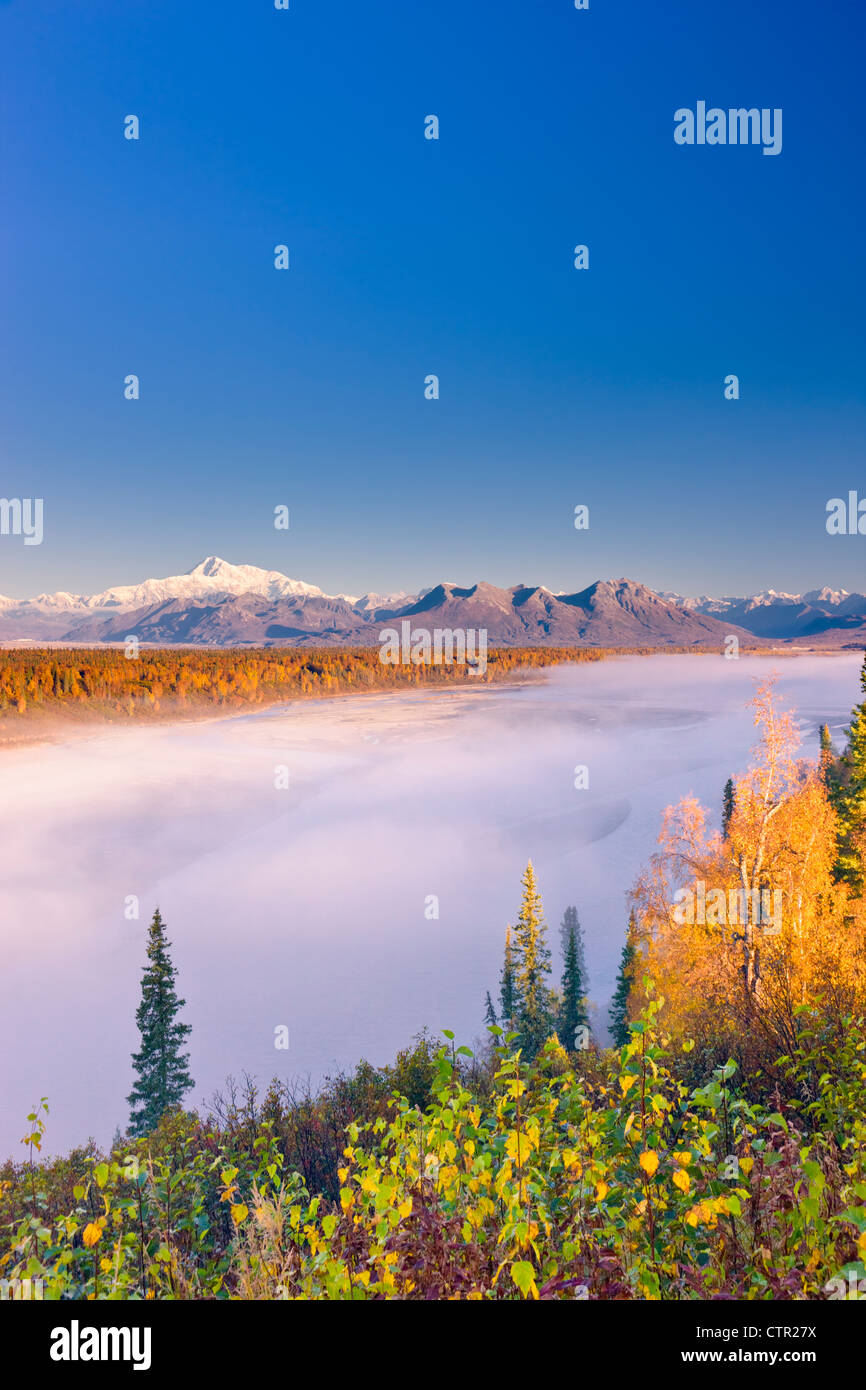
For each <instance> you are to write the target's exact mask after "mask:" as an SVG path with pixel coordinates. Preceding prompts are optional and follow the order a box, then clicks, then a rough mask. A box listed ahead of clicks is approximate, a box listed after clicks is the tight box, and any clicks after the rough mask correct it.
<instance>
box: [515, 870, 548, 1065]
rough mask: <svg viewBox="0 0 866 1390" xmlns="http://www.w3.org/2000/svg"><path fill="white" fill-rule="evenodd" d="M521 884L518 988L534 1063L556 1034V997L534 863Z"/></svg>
mask: <svg viewBox="0 0 866 1390" xmlns="http://www.w3.org/2000/svg"><path fill="white" fill-rule="evenodd" d="M521 882H522V884H523V902H522V903H521V905H520V913H519V915H518V918H517V925H516V927H515V929H514V938H515V940H514V987H515V995H516V1000H515V1003H516V1007H517V1026H518V1028H519V1030H520V1045H521V1048H522V1049H523V1053H524V1056H525V1057H527V1058H528V1059H529V1060H531V1059H532V1058H533V1057H537V1055H538V1053H539V1052H540V1051H541V1049H542V1047H543V1046H544V1044H545V1043H546V1042H547V1039H548V1038H549V1037H550V1035H551V1033H552V1032H553V1010H554V996H553V992H552V990H551V989H550V986H549V984H548V978H549V976H550V951H549V949H548V946H547V924H546V923H545V920H544V908H543V906H542V903H541V894H540V893H539V891H538V885H537V883H536V880H535V870H534V869H533V867H532V862H531V861H530V862H529V863H528V864H527V866H526V872H525V873H524V875H523V878H522V879H521Z"/></svg>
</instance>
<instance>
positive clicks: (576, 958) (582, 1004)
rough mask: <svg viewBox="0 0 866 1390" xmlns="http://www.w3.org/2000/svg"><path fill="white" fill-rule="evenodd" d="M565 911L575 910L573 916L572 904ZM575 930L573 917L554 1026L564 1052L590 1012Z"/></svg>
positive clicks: (570, 1049) (571, 1047)
mask: <svg viewBox="0 0 866 1390" xmlns="http://www.w3.org/2000/svg"><path fill="white" fill-rule="evenodd" d="M568 911H569V912H574V915H575V917H576V916H577V912H576V910H575V909H574V908H569V909H568ZM577 932H578V927H576V926H575V923H574V921H572V922H571V923H570V925H569V929H568V940H567V945H566V948H565V960H564V967H565V968H564V970H563V972H562V995H561V998H560V1002H559V1012H558V1018H557V1028H556V1031H557V1035H558V1037H559V1041H560V1042H561V1043H562V1046H563V1047H564V1048H565V1050H566V1052H574V1051H575V1050H576V1047H577V1030H578V1028H581V1027H588V1026H589V1015H588V1014H587V1012H586V988H585V986H584V983H583V973H582V971H581V968H580V951H579V949H578V935H577Z"/></svg>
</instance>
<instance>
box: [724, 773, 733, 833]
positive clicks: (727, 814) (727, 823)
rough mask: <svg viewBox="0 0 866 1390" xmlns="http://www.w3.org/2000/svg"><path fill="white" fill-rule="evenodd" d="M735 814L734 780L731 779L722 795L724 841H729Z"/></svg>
mask: <svg viewBox="0 0 866 1390" xmlns="http://www.w3.org/2000/svg"><path fill="white" fill-rule="evenodd" d="M733 814H734V779H733V778H732V777H729V778H728V780H727V782H726V783H725V790H724V792H723V793H722V839H723V840H727V838H728V832H729V830H730V828H731V817H732V816H733Z"/></svg>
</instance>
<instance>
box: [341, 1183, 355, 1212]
mask: <svg viewBox="0 0 866 1390" xmlns="http://www.w3.org/2000/svg"><path fill="white" fill-rule="evenodd" d="M354 1205H355V1194H354V1192H353V1191H352V1189H351V1188H350V1187H344V1188H341V1190H340V1206H341V1207H342V1208H343V1211H349V1209H350V1208H351V1207H353V1206H354Z"/></svg>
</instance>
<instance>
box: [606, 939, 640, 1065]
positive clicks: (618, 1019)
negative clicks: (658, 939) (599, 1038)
mask: <svg viewBox="0 0 866 1390" xmlns="http://www.w3.org/2000/svg"><path fill="white" fill-rule="evenodd" d="M636 959H637V941H636V923H635V918H634V912H632V913H631V914H630V915H629V919H628V931H627V933H626V938H625V945H624V946H623V948H622V956H621V957H620V962H619V972H618V974H617V977H616V989H615V991H614V995H613V999H612V1000H611V1004H610V1010H609V1011H608V1018H609V1019H610V1036H611V1039H612V1040H613V1045H614V1047H625V1046H626V1044H627V1043H628V1041H629V1038H630V1037H631V1034H630V1032H629V1016H628V1000H629V995H630V994H631V986H632V980H633V978H634V967H635V961H636Z"/></svg>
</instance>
